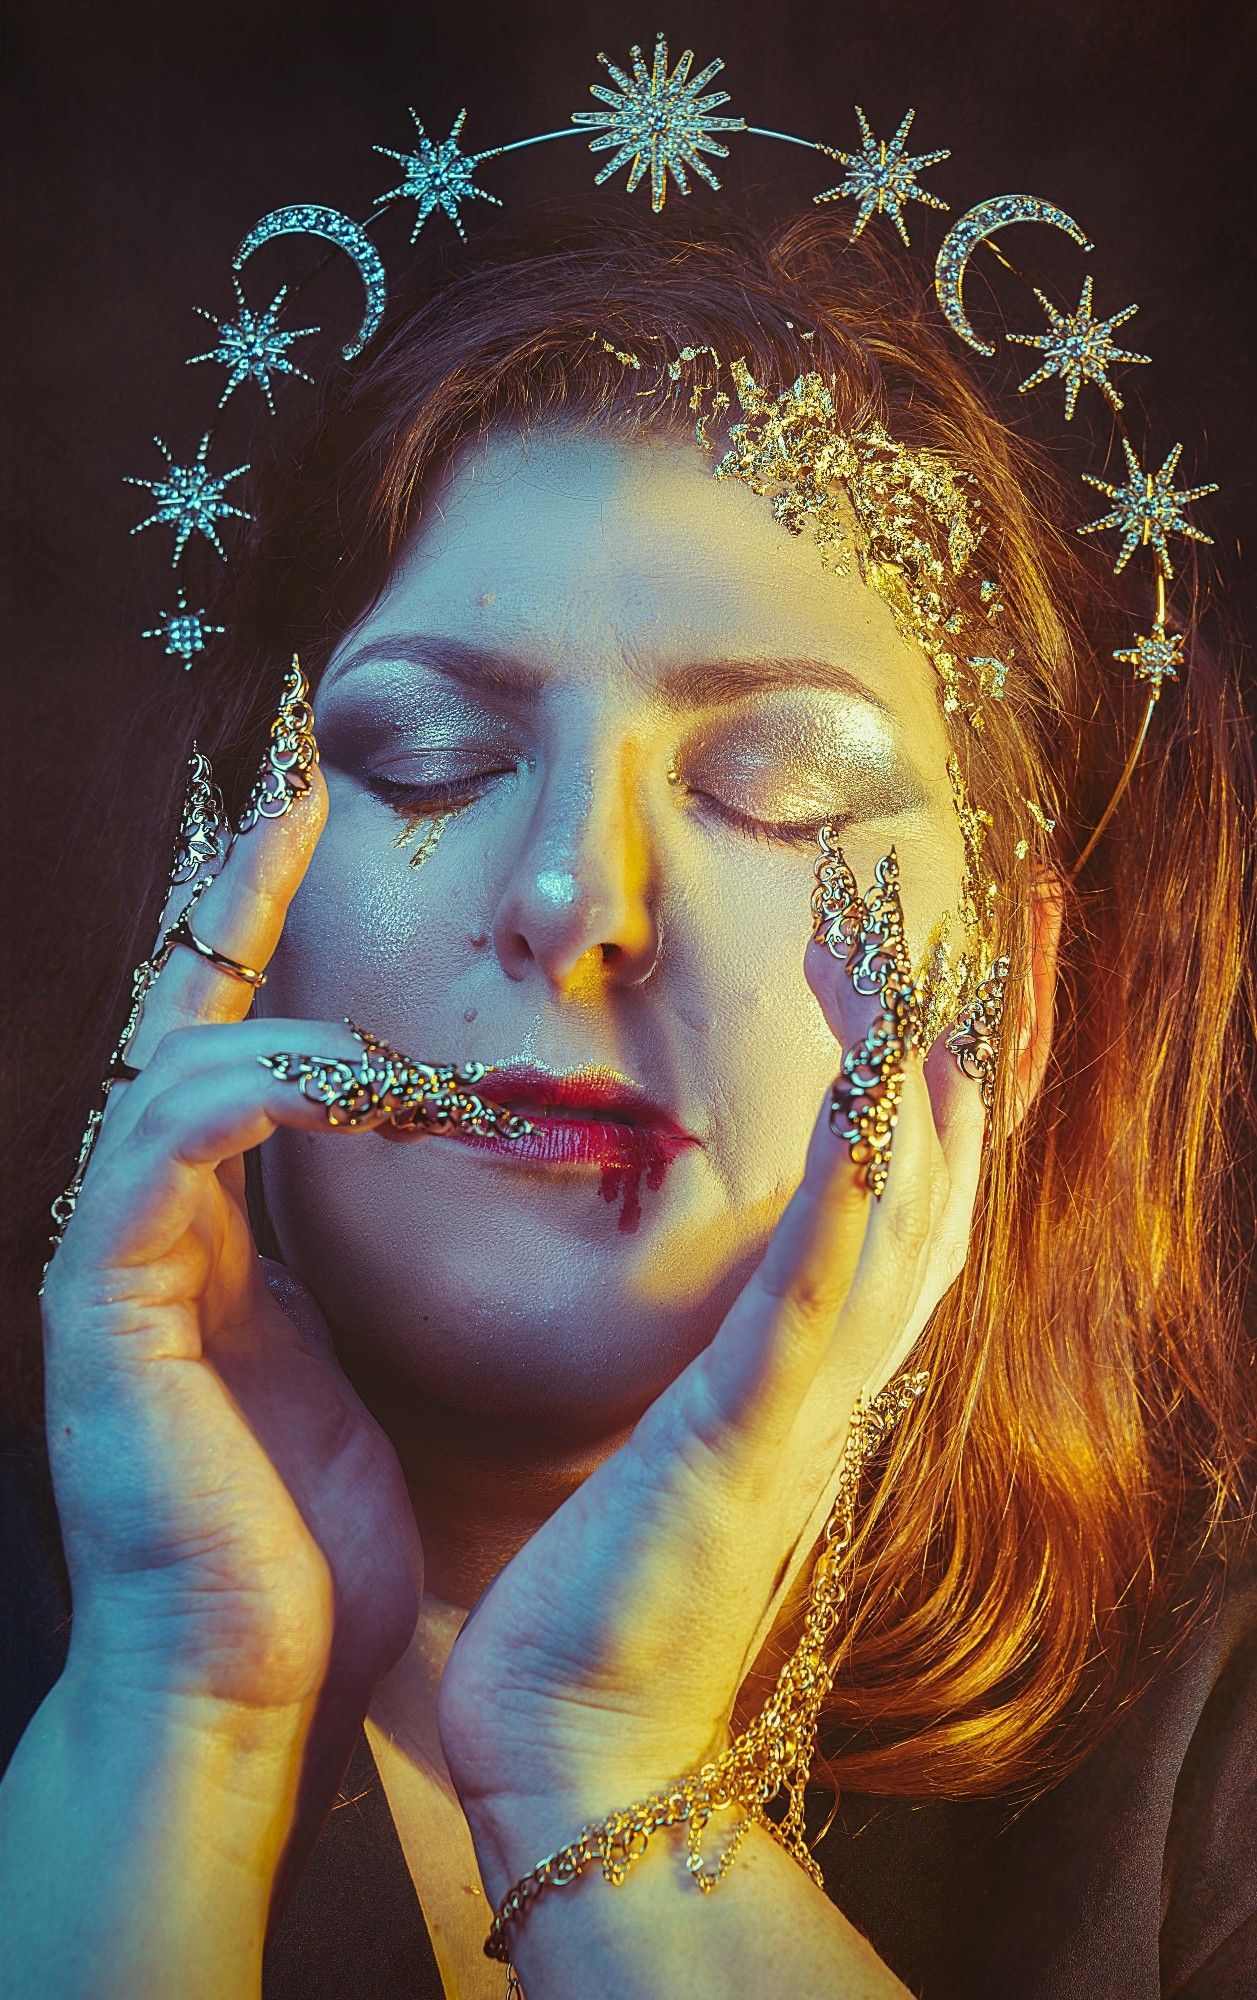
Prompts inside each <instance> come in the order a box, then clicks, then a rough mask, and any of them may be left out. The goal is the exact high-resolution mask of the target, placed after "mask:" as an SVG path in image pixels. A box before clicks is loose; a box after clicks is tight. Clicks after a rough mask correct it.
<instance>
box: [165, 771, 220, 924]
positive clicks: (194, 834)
mask: <svg viewBox="0 0 1257 2000" xmlns="http://www.w3.org/2000/svg"><path fill="white" fill-rule="evenodd" d="M226 833H227V815H226V812H225V810H224V808H223V795H222V793H221V792H220V791H219V789H218V786H217V785H216V784H215V783H214V774H213V772H212V770H211V769H210V760H209V758H208V757H207V756H206V755H205V753H204V751H203V750H199V749H198V748H197V746H196V744H195V743H194V744H193V745H192V755H191V756H190V757H189V759H188V789H187V793H186V795H185V797H184V801H183V818H182V821H181V823H180V827H179V837H178V840H177V841H176V843H175V858H174V862H173V864H172V866H171V870H170V887H171V888H172V889H177V888H182V887H184V886H185V885H186V884H187V883H189V882H192V881H195V879H196V876H197V874H198V873H199V871H200V870H201V869H202V868H209V867H212V866H213V865H214V863H215V862H217V861H219V860H220V859H221V858H222V856H223V854H224V853H225V851H226Z"/></svg>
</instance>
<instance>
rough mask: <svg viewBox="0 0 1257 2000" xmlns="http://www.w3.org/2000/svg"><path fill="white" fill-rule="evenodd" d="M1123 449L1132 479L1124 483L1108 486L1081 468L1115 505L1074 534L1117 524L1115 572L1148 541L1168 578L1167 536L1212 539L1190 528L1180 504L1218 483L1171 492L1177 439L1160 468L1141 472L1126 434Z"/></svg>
mask: <svg viewBox="0 0 1257 2000" xmlns="http://www.w3.org/2000/svg"><path fill="white" fill-rule="evenodd" d="M1122 450H1123V451H1124V452H1125V454H1126V463H1127V466H1128V467H1129V469H1130V478H1129V480H1128V481H1127V482H1126V484H1125V485H1124V486H1110V485H1109V484H1108V482H1107V481H1106V480H1103V479H1097V478H1096V476H1095V474H1094V473H1092V472H1084V473H1083V475H1082V476H1083V478H1084V479H1085V480H1086V482H1087V484H1088V486H1094V487H1095V488H1096V489H1097V491H1098V492H1100V493H1107V494H1108V497H1109V499H1110V500H1112V501H1114V502H1115V503H1116V504H1115V505H1114V507H1113V508H1112V510H1111V512H1110V513H1108V514H1104V515H1102V516H1101V518H1100V519H1099V520H1098V521H1088V522H1087V524H1086V526H1085V527H1082V528H1079V530H1078V533H1079V534H1080V535H1094V534H1097V533H1098V532H1099V531H1100V529H1102V528H1118V529H1120V531H1121V534H1122V536H1123V541H1122V548H1121V553H1120V554H1119V556H1118V558H1117V561H1116V562H1115V563H1114V565H1113V571H1114V574H1115V575H1116V574H1117V573H1118V572H1119V571H1120V570H1123V569H1125V567H1126V564H1127V563H1128V562H1129V561H1130V558H1131V556H1132V555H1133V554H1134V552H1135V550H1136V549H1137V548H1139V547H1140V546H1141V545H1148V546H1150V547H1151V548H1152V549H1153V550H1154V552H1155V555H1156V561H1157V567H1158V569H1159V570H1160V571H1161V574H1162V576H1167V577H1171V576H1173V574H1174V566H1173V564H1172V563H1171V561H1170V552H1169V549H1168V548H1167V546H1166V537H1167V536H1168V535H1187V536H1190V538H1191V540H1192V541H1194V542H1212V540H1213V536H1212V535H1205V534H1202V533H1201V531H1200V529H1199V528H1193V526H1192V524H1191V522H1190V521H1188V520H1187V519H1186V518H1185V516H1184V514H1183V508H1184V507H1186V506H1188V505H1189V503H1190V502H1191V501H1193V500H1202V499H1203V498H1204V496H1205V494H1206V493H1216V492H1217V490H1218V487H1217V482H1216V481H1214V482H1212V483H1211V484H1209V485H1208V486H1186V487H1184V488H1183V489H1182V491H1181V492H1176V491H1175V489H1174V486H1173V485H1172V483H1171V482H1172V480H1173V478H1174V471H1175V467H1176V466H1177V465H1178V462H1179V459H1180V457H1181V456H1182V451H1183V447H1182V445H1181V444H1176V445H1175V446H1174V449H1173V450H1172V451H1171V452H1170V454H1169V456H1168V457H1167V459H1166V461H1165V464H1164V465H1163V466H1162V467H1161V470H1160V471H1159V472H1145V471H1144V469H1143V467H1142V466H1141V465H1140V463H1139V457H1138V454H1137V452H1136V451H1135V448H1134V446H1133V445H1132V444H1131V442H1130V439H1129V438H1123V439H1122Z"/></svg>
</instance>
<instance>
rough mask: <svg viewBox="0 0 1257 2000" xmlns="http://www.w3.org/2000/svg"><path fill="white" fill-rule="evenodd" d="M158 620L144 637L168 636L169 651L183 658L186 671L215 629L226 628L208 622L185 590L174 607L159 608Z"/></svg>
mask: <svg viewBox="0 0 1257 2000" xmlns="http://www.w3.org/2000/svg"><path fill="white" fill-rule="evenodd" d="M157 620H158V622H157V624H156V625H150V626H149V627H148V630H147V631H145V632H141V634H140V637H141V639H164V640H165V641H166V652H167V654H168V655H169V657H170V658H171V659H172V660H182V661H183V664H184V668H185V671H186V669H187V668H189V667H190V666H191V665H192V662H193V660H194V659H195V658H196V656H197V654H198V653H203V652H204V651H205V641H206V640H207V639H208V638H211V637H212V636H213V635H214V634H215V633H219V632H225V631H226V630H227V627H226V626H225V625H207V624H206V622H205V612H204V610H203V609H202V610H200V611H192V610H190V609H189V606H188V600H187V598H186V597H185V595H184V593H183V591H182V590H180V592H179V597H178V601H177V603H176V606H175V609H174V610H173V611H159V612H158V614H157Z"/></svg>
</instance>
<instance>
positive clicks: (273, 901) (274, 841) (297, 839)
mask: <svg viewBox="0 0 1257 2000" xmlns="http://www.w3.org/2000/svg"><path fill="white" fill-rule="evenodd" d="M326 820H327V785H326V782H325V781H324V778H323V775H322V772H321V771H320V770H319V769H318V766H317V765H316V766H314V767H313V768H312V770H311V771H310V773H309V784H308V787H307V789H305V790H304V791H300V792H295V793H294V794H293V795H292V800H291V803H290V805H289V807H288V810H287V811H286V812H284V813H283V815H282V816H281V817H279V818H276V819H260V820H258V822H257V823H256V825H254V826H253V827H251V828H250V830H249V831H248V832H246V833H237V834H236V836H235V837H234V839H233V840H232V842H231V846H230V848H229V850H228V853H227V858H226V860H225V861H224V862H223V864H222V866H221V867H220V868H219V870H218V873H217V874H216V875H215V876H214V879H213V881H212V882H211V883H210V886H209V888H208V889H206V890H205V892H204V894H203V895H201V896H200V897H198V899H197V902H196V906H195V909H194V911H193V913H192V916H191V918H190V922H191V924H192V928H193V930H194V932H195V935H196V936H197V937H198V938H200V939H201V940H202V941H203V942H204V943H205V944H206V945H208V946H210V947H211V948H212V949H213V950H214V951H217V952H219V953H221V954H222V955H223V956H225V957H227V958H230V959H234V960H236V961H237V962H238V963H240V964H241V965H244V966H247V967H249V968H250V969H252V970H256V971H258V972H264V971H265V969H266V967H267V965H268V964H269V963H270V960H271V957H272V955H273V953H274V950H275V947H276V945H277V944H278V943H279V938H280V933H281V932H282V930H283V926H284V919H285V917H286V916H287V914H288V907H289V904H290V903H291V901H292V899H293V897H294V895H295V894H296V892H297V889H298V887H299V886H300V883H301V881H302V878H303V876H304V875H305V872H306V869H307V868H308V866H309V864H310V860H311V857H312V856H313V853H314V849H315V847H316V845H317V843H318V839H319V836H320V834H321V833H322V831H323V827H324V825H325V823H326ZM253 993H254V988H253V986H252V985H250V984H249V983H247V982H246V981H244V980H242V979H239V978H237V977H234V976H233V975H232V974H231V973H230V972H228V971H226V970H224V969H223V968H221V967H219V966H217V965H214V964H212V963H211V962H210V961H209V960H208V959H206V958H204V957H201V956H199V955H198V953H197V952H196V951H195V950H193V949H191V948H189V947H188V946H186V945H178V946H176V947H175V949H174V950H173V951H172V952H171V953H170V956H169V958H168V959H167V960H166V963H165V965H164V966H163V968H162V970H161V971H160V972H159V974H158V976H157V979H156V980H155V982H154V984H153V986H152V988H151V990H150V992H149V994H148V997H147V999H146V1000H145V1003H144V1014H143V1018H142V1020H141V1022H140V1026H139V1028H138V1029H137V1031H136V1035H135V1039H134V1041H133V1042H132V1045H131V1048H130V1049H129V1051H128V1060H129V1061H130V1062H131V1063H133V1064H134V1065H135V1066H136V1067H137V1068H142V1067H143V1065H144V1064H145V1062H146V1061H147V1060H148V1057H149V1055H150V1054H151V1053H152V1051H153V1049H155V1048H156V1047H157V1045H158V1043H159V1042H160V1041H161V1039H162V1036H163V1035H166V1034H169V1032H170V1030H171V1029H172V1028H176V1027H184V1026H188V1025H191V1024H195V1023H199V1022H223V1021H241V1020H243V1019H244V1017H245V1015H246V1014H247V1013H248V1012H249V1009H250V1007H251V1006H252V1004H253Z"/></svg>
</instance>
